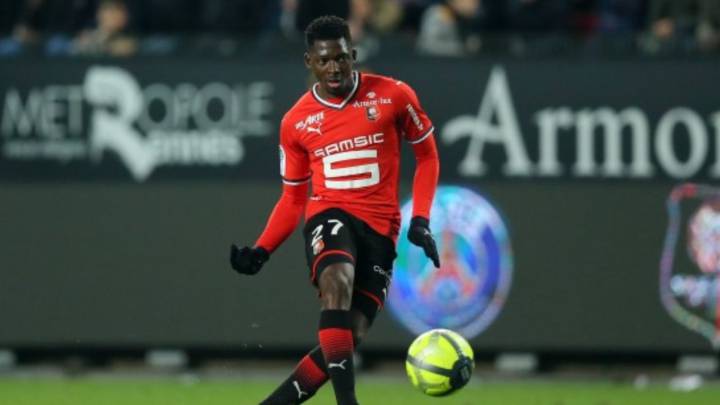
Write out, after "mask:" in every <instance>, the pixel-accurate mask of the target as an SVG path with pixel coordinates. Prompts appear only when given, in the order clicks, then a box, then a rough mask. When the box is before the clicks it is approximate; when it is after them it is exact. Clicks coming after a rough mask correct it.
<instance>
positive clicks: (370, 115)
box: [365, 105, 380, 121]
mask: <svg viewBox="0 0 720 405" xmlns="http://www.w3.org/2000/svg"><path fill="white" fill-rule="evenodd" d="M365 114H367V119H368V120H370V121H377V120H378V118H380V109H379V108H377V106H374V105H372V106H370V107H366V108H365Z"/></svg>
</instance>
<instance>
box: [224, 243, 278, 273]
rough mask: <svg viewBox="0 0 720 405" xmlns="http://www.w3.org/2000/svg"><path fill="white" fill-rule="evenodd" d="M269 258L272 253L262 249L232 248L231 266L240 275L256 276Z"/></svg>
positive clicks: (234, 246)
mask: <svg viewBox="0 0 720 405" xmlns="http://www.w3.org/2000/svg"><path fill="white" fill-rule="evenodd" d="M269 258H270V253H268V251H267V250H265V249H263V248H261V247H253V248H251V247H248V246H244V247H243V248H238V247H237V246H236V245H234V244H233V245H232V246H230V265H231V266H232V268H233V269H234V270H235V271H237V272H238V273H240V274H247V275H251V276H252V275H253V274H256V273H257V272H258V271H260V269H261V268H262V266H263V264H265V262H266V261H268V259H269Z"/></svg>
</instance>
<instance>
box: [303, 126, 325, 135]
mask: <svg viewBox="0 0 720 405" xmlns="http://www.w3.org/2000/svg"><path fill="white" fill-rule="evenodd" d="M305 131H307V132H317V133H318V135H322V131H320V127H307V128H305Z"/></svg>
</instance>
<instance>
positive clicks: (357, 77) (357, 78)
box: [312, 70, 360, 110]
mask: <svg viewBox="0 0 720 405" xmlns="http://www.w3.org/2000/svg"><path fill="white" fill-rule="evenodd" d="M318 86H319V84H318V83H315V84H314V85H313V87H312V95H313V97H315V100H317V101H318V103H320V104H322V105H324V106H326V107H330V108H335V109H338V110H341V109H342V108H343V107H345V105H346V104H347V103H348V101H350V100H351V99H352V98H353V97H354V96H355V93H357V90H358V88H359V87H360V73H358V72H357V70H355V71H353V88H352V91H350V94H348V95H347V97H345V99H344V100H343V101H342V102H341V103H340V104H337V103H331V102H329V101H327V100H325V99H324V98H322V97H320V94H318V92H317V87H318Z"/></svg>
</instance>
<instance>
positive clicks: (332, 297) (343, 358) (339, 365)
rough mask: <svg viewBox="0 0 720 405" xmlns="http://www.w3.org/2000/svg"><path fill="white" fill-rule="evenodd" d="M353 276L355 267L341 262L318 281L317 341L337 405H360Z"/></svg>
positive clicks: (335, 264)
mask: <svg viewBox="0 0 720 405" xmlns="http://www.w3.org/2000/svg"><path fill="white" fill-rule="evenodd" d="M354 275H355V268H354V266H353V265H352V264H350V263H343V262H340V263H333V264H329V265H328V266H326V267H324V268H322V269H321V270H320V272H319V277H318V289H319V291H320V301H321V312H320V323H319V325H318V340H319V342H320V348H321V349H322V352H323V355H324V357H325V363H326V365H327V370H328V375H329V376H330V380H331V382H332V385H333V389H334V390H335V399H336V400H337V403H338V405H346V404H348V405H354V404H357V399H356V398H355V365H354V363H353V352H354V350H355V345H354V344H353V332H352V329H353V328H352V326H353V322H352V315H351V313H350V305H351V303H352V291H353V280H354Z"/></svg>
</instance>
